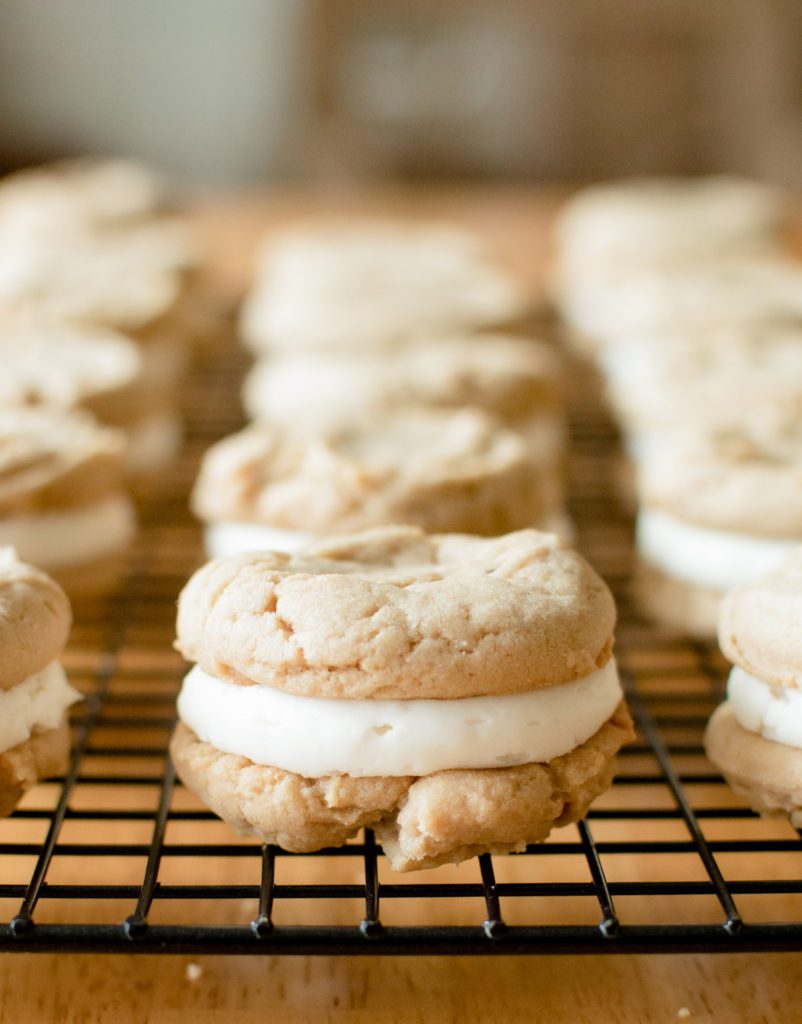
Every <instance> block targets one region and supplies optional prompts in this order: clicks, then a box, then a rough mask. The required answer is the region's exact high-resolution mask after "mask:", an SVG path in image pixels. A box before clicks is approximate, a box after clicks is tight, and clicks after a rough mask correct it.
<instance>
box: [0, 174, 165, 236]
mask: <svg viewBox="0 0 802 1024" xmlns="http://www.w3.org/2000/svg"><path fill="white" fill-rule="evenodd" d="M162 199H163V189H162V185H161V182H160V181H159V179H158V178H157V177H156V175H154V174H153V172H152V171H150V170H149V169H148V168H147V167H144V166H143V165H142V164H138V163H135V162H134V161H132V160H122V159H108V160H95V159H80V160H61V161H57V162H56V163H51V164H44V165H43V166H41V167H33V168H26V169H25V170H22V171H17V172H16V173H14V174H9V175H7V176H6V177H5V178H3V179H2V181H0V221H2V220H3V218H4V217H5V216H11V215H12V214H13V215H14V216H15V217H18V218H20V219H22V218H26V219H27V222H28V223H29V224H30V225H31V226H34V225H37V224H39V225H43V226H44V225H45V224H48V225H49V230H51V231H52V230H54V229H56V228H60V227H64V226H69V225H70V224H76V223H79V222H80V223H82V224H86V223H89V224H109V223H120V222H124V221H125V222H127V221H131V220H133V219H136V218H140V217H146V216H149V215H151V214H153V213H155V212H156V211H157V210H158V208H159V206H160V205H161V203H162Z"/></svg>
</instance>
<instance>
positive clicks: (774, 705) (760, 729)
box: [727, 665, 802, 749]
mask: <svg viewBox="0 0 802 1024" xmlns="http://www.w3.org/2000/svg"><path fill="white" fill-rule="evenodd" d="M727 699H728V701H729V702H730V706H731V707H732V710H733V714H734V715H735V718H736V719H737V721H738V724H739V725H740V726H741V727H742V728H743V729H746V730H747V731H748V732H755V733H758V735H760V736H763V737H764V738H765V739H767V740H773V741H774V742H775V743H784V744H785V745H786V746H788V747H797V748H798V749H802V691H800V690H795V689H792V688H791V687H788V686H773V685H772V684H771V683H766V682H764V681H763V680H762V679H758V678H756V677H755V676H753V675H750V674H749V673H748V672H744V670H743V669H742V668H738V666H737V665H736V666H735V668H733V670H732V672H730V678H729V682H728V683H727Z"/></svg>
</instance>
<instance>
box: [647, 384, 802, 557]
mask: <svg viewBox="0 0 802 1024" xmlns="http://www.w3.org/2000/svg"><path fill="white" fill-rule="evenodd" d="M733 401H735V402H737V401H738V396H736V395H733ZM639 491H640V496H641V501H642V504H643V505H644V506H647V507H648V508H650V509H651V508H659V509H662V510H663V511H665V512H668V513H670V514H672V515H674V516H676V517H677V518H679V519H682V520H684V521H687V522H689V523H693V524H694V525H696V526H706V527H709V528H711V529H716V530H728V531H732V532H735V533H743V534H749V535H751V536H758V537H776V538H781V539H784V540H793V539H794V538H796V537H799V538H802V420H800V417H799V411H798V409H797V408H796V403H790V404H789V405H786V404H784V403H782V402H778V404H777V405H776V406H774V407H772V406H769V407H763V408H757V409H755V410H754V411H753V412H752V413H750V411H749V409H748V407H747V408H746V409H745V410H744V412H743V415H742V417H741V421H740V422H732V423H729V424H716V423H700V424H697V425H695V426H691V425H687V426H686V427H684V428H679V427H678V429H677V430H676V431H675V433H674V435H673V436H670V437H666V438H665V439H663V440H661V443H660V444H659V445H656V446H655V447H654V448H652V447H650V449H649V451H648V452H647V454H646V455H645V457H644V459H643V461H642V463H641V465H640V467H639Z"/></svg>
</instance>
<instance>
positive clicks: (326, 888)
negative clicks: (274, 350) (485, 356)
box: [0, 345, 802, 955]
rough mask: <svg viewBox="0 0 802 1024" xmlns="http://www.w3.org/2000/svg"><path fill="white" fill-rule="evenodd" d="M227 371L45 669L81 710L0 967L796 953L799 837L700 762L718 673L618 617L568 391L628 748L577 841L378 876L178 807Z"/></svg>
mask: <svg viewBox="0 0 802 1024" xmlns="http://www.w3.org/2000/svg"><path fill="white" fill-rule="evenodd" d="M240 369H241V357H240V356H239V355H238V354H237V350H236V347H235V346H233V345H228V346H226V347H225V348H221V349H220V350H216V351H215V350H210V351H208V352H207V353H206V354H205V355H204V356H203V358H201V360H200V361H199V365H198V366H197V367H196V369H195V372H194V374H193V376H192V379H191V380H190V381H188V385H187V396H186V397H187V408H188V412H189V442H188V447H187V453H186V456H185V458H184V460H183V461H182V464H181V465H180V466H179V467H178V468H177V471H176V472H175V474H174V475H172V476H171V479H170V480H169V481H167V486H166V487H163V488H162V490H161V493H160V494H158V495H157V496H154V497H153V498H151V499H150V500H149V501H148V502H147V503H146V504H145V505H144V506H143V510H142V522H143V527H142V531H141V538H140V542H139V545H138V548H137V551H136V552H135V553H134V556H133V558H132V562H131V571H130V573H129V576H128V580H127V583H126V585H125V586H124V587H123V588H122V589H121V592H120V593H119V594H118V595H116V597H115V598H114V599H113V600H111V601H109V602H106V603H105V604H98V605H94V606H89V607H87V608H85V609H80V608H79V609H76V623H77V625H76V630H75V633H74V639H73V643H72V645H71V648H70V651H69V652H68V655H67V666H68V669H69V670H70V674H71V676H72V678H73V679H74V680H76V681H77V684H78V685H82V686H83V687H84V689H85V691H86V692H87V695H88V697H87V700H86V701H85V702H84V704H83V706H82V707H81V708H79V710H78V711H77V712H76V715H75V718H74V739H73V755H72V760H71V762H70V767H69V770H68V772H67V775H66V777H65V778H64V779H62V780H60V781H59V783H58V785H57V786H55V787H54V786H52V785H50V784H46V785H44V786H42V787H37V788H36V789H34V790H33V791H32V792H31V793H30V794H28V796H27V797H26V799H25V800H24V801H23V804H22V806H21V808H19V809H18V810H17V811H16V812H15V813H14V814H13V815H12V816H11V817H10V818H8V819H6V820H5V821H3V822H0V913H2V917H1V918H0V950H4V951H9V950H20V951H22V950H25V951H37V950H42V951H43V950H70V951H106V952H112V951H119V952H143V953H154V952H175V953H178V952H193V953H203V952H221V953H224V952H230V953H244V952H250V953H260V952H269V953H286V954H302V953H315V952H318V953H348V954H364V955H375V954H382V953H386V954H390V953H398V954H401V953H403V954H406V955H410V954H429V953H452V954H488V955H498V954H506V953H560V952H585V953H590V952H597V953H614V952H677V951H693V950H708V951H729V952H732V951H735V950H744V951H746V950H763V951H767V952H768V951H772V950H789V949H794V950H799V949H802V843H801V842H800V838H799V835H798V834H797V833H796V832H795V831H794V830H793V829H792V828H791V827H790V825H788V824H787V823H786V822H782V821H775V822H770V823H764V822H761V821H759V820H758V819H757V818H756V816H755V815H754V814H753V813H752V812H751V811H750V810H749V809H748V808H747V807H745V806H744V805H743V804H741V803H739V801H738V800H737V799H736V798H735V797H734V796H733V795H732V794H731V793H730V792H729V790H728V789H727V787H726V786H725V785H724V784H723V782H722V780H721V779H720V778H719V776H718V775H717V774H716V773H715V772H714V771H713V770H712V768H711V766H710V765H709V764H708V763H707V762H706V761H705V760H704V756H703V751H702V746H701V732H702V729H703V727H704V723H705V721H706V719H707V716H708V715H709V713H710V712H711V711H712V709H713V707H714V706H715V704H716V703H717V701H718V700H719V699H720V697H721V692H722V683H723V679H724V675H725V666H724V664H723V662H722V661H721V659H720V658H719V656H718V655H717V653H716V651H715V650H714V649H713V648H712V647H706V646H705V645H699V644H689V643H684V642H683V641H682V640H681V639H678V638H676V637H670V636H666V635H662V634H660V633H659V632H658V631H656V630H655V629H653V628H651V627H650V626H649V625H648V624H646V623H642V622H640V621H639V620H638V619H637V617H636V616H635V615H634V614H633V613H632V611H631V609H630V607H629V602H628V599H627V593H626V582H627V578H628V559H629V556H630V533H631V523H630V522H629V520H628V518H627V516H626V514H625V513H623V512H622V511H621V509H620V507H619V505H618V504H617V503H616V501H615V496H614V494H613V493H612V485H611V483H610V480H611V468H610V467H611V461H610V460H611V458H612V456H613V452H614V448H613V446H614V438H613V434H612V431H611V428H610V424H609V423H608V422H606V421H605V420H604V418H603V415H602V413H601V412H600V410H599V408H598V405H597V404H595V403H594V401H593V398H592V395H591V396H589V395H588V393H587V392H586V389H585V387H584V385H583V384H582V380H583V379H582V378H577V379H576V381H577V387H575V388H574V389H573V390H574V392H575V394H577V395H578V396H579V397H578V400H577V408H576V409H575V423H574V452H575V455H574V462H575V466H574V469H575V472H574V480H575V486H574V491H573V495H572V512H573V514H574V517H575V519H576V521H577V525H578V528H579V535H580V543H581V545H582V547H583V549H584V550H585V552H586V553H587V554H588V556H589V557H590V559H591V560H592V561H594V562H595V563H596V565H597V567H598V568H599V569H600V571H602V572H603V573H604V574H605V576H606V577H607V578H608V580H609V581H610V582H611V585H612V586H613V587H614V589H615V590H616V596H617V598H618V599H619V607H620V609H621V622H620V628H619V646H618V657H619V663H620V665H621V667H622V672H623V676H624V679H625V684H626V686H627V689H628V693H629V697H630V700H631V704H632V708H633V711H634V713H635V718H636V723H637V726H638V731H639V738H638V742H637V743H636V744H634V745H632V746H631V747H629V748H627V749H626V750H624V751H623V752H622V754H621V757H620V771H619V772H618V775H617V777H616V781H615V784H614V785H613V787H612V789H611V791H610V793H609V794H607V795H606V796H605V797H603V798H602V799H601V800H600V801H599V802H598V805H597V806H596V807H594V808H593V809H592V810H591V812H590V814H589V815H588V817H587V820H586V821H584V822H582V823H580V824H579V825H578V826H574V827H571V828H568V829H565V830H563V831H561V832H557V833H556V834H555V835H554V837H553V838H552V839H551V840H550V841H549V842H547V843H545V844H542V845H538V846H532V847H530V848H528V849H527V850H526V851H525V853H523V854H520V855H515V856H513V857H491V856H489V855H483V856H481V857H480V858H478V864H477V863H476V862H474V863H473V864H468V865H464V866H463V868H462V869H459V870H457V869H448V868H445V869H437V870H436V871H434V872H427V873H424V874H421V875H417V876H415V875H413V876H397V875H393V874H392V872H389V871H386V870H385V865H384V861H383V855H382V852H381V849H380V847H379V846H378V845H377V843H376V841H375V839H374V836H373V834H372V832H370V831H369V830H368V831H366V832H365V833H364V835H363V836H362V837H361V838H358V839H357V840H356V841H354V842H352V843H350V844H348V845H347V846H345V847H342V848H340V849H334V850H326V851H322V852H321V853H319V854H303V855H297V854H296V855H294V854H288V853H286V852H285V851H283V850H281V849H278V848H276V847H272V846H264V845H260V844H259V843H258V842H256V841H248V840H245V839H242V838H239V837H235V836H234V835H233V833H232V832H230V830H228V828H227V827H226V826H223V825H222V824H221V823H220V822H219V821H218V820H217V819H216V817H215V816H214V815H213V814H212V813H211V812H209V811H208V810H206V809H205V808H204V807H202V806H201V805H200V804H199V803H198V802H197V801H196V800H193V799H192V797H191V796H190V795H189V794H187V793H186V791H185V790H184V789H183V787H182V786H181V785H180V784H179V783H178V782H176V780H175V777H174V772H173V769H172V766H171V764H170V761H169V758H168V756H167V752H166V746H167V741H168V739H169V734H170V731H171V728H172V725H173V722H174V714H175V712H174V703H175V697H176V694H177V691H178V687H179V685H180V678H181V675H182V672H183V667H182V664H181V662H180V659H178V657H177V655H175V654H174V652H172V649H171V643H172V639H173V628H174V604H175V598H176V596H177V594H178V591H179V590H180V588H181V586H182V585H183V583H184V582H185V580H186V578H187V577H188V576H189V574H190V573H191V572H192V571H193V569H194V568H195V567H196V566H197V565H198V564H200V562H201V561H202V553H201V548H200V541H199V531H198V529H197V526H196V525H195V524H194V523H193V521H192V519H191V517H190V516H189V513H188V511H187V508H186V493H187V490H188V487H189V485H190V483H191V480H192V478H193V476H194V472H195V469H196V465H197V460H198V458H199V455H200V453H201V452H202V450H203V449H204V448H205V447H206V445H207V444H208V443H210V441H211V440H212V439H214V438H215V437H218V436H220V435H222V434H224V433H226V432H228V431H230V430H232V429H235V428H236V427H237V426H238V425H239V424H238V411H237V410H238V405H237V401H236V383H237V379H238V373H239V371H240ZM667 858H668V859H669V863H670V864H671V871H670V872H667V871H666V870H665V863H666V859H667ZM778 858H779V859H778ZM657 865H663V867H662V869H660V870H658V869H657ZM736 898H737V902H736ZM778 901H779V902H778ZM354 903H356V904H357V905H358V906H359V907H360V909H359V910H358V911H356V912H354V913H353V914H352V920H350V923H349V921H347V920H344V919H345V918H347V917H348V914H347V913H346V911H345V908H347V907H350V906H351V905H352V904H354ZM293 911H295V914H293ZM349 913H350V912H349ZM399 914H400V917H399ZM293 917H296V918H298V919H297V920H295V919H292V918H293ZM383 917H386V918H387V921H385V920H383V919H382V918H383ZM397 918H398V919H399V921H398V923H397V922H396V919H397Z"/></svg>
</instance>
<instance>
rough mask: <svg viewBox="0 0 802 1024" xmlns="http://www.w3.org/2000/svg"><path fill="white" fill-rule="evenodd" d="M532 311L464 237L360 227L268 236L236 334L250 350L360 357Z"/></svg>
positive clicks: (452, 230)
mask: <svg viewBox="0 0 802 1024" xmlns="http://www.w3.org/2000/svg"><path fill="white" fill-rule="evenodd" d="M532 305H533V303H532V300H531V298H530V296H529V295H528V294H527V293H526V291H525V289H524V288H523V287H522V286H521V285H519V284H518V282H517V281H515V280H514V279H512V278H511V277H510V276H509V275H508V274H507V273H505V272H504V271H503V270H502V269H501V268H500V267H498V266H497V265H496V264H495V263H493V262H492V261H491V259H490V258H489V257H488V255H487V253H486V252H485V250H484V247H483V245H482V244H481V242H480V240H479V239H477V238H476V237H475V236H474V235H472V234H470V233H469V232H467V231H464V230H463V229H461V228H459V227H454V226H452V225H448V224H438V223H433V224H413V223H403V222H394V221H383V220H377V221H369V220H368V221H364V222H349V223H347V224H342V225H339V226H338V225H331V226H328V227H326V226H322V227H318V228H315V227H311V226H310V227H308V228H303V227H298V228H295V229H294V230H287V231H285V232H284V233H282V234H277V235H275V236H272V237H271V238H270V239H268V241H267V242H266V244H265V246H264V248H263V250H262V253H261V256H260V258H259V264H258V269H257V280H256V283H255V285H254V288H253V289H252V291H251V294H250V295H249V297H248V299H247V300H246V303H245V306H244V309H243V316H242V334H243V338H244V340H245V342H246V344H247V345H248V347H249V348H251V349H252V351H254V352H257V353H259V352H267V351H270V352H274V351H276V350H290V351H293V350H296V351H297V350H298V349H315V348H317V349H336V350H349V349H350V350H354V349H356V350H365V349H370V348H376V347H380V346H386V345H388V344H392V343H394V342H398V341H400V340H404V339H406V338H408V337H410V336H411V335H414V334H422V333H433V332H465V331H478V330H491V329H493V328H499V329H503V328H504V326H505V325H512V324H514V325H519V324H520V323H521V322H522V321H524V320H525V318H526V317H527V316H529V315H530V313H531V308H532Z"/></svg>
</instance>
